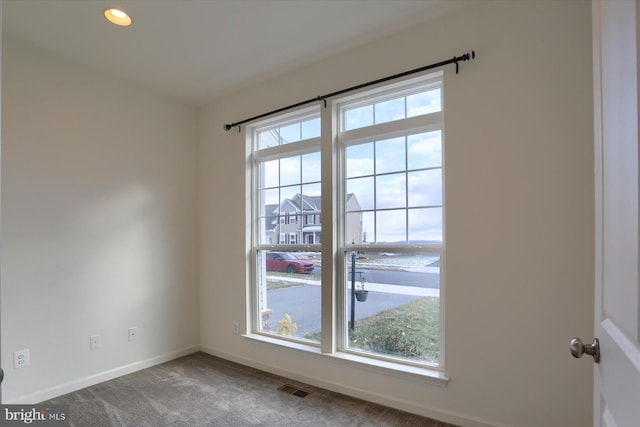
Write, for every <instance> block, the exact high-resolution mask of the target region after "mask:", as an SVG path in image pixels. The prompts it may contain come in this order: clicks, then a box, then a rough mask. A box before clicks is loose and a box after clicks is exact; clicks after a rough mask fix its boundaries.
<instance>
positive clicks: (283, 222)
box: [280, 216, 285, 224]
mask: <svg viewBox="0 0 640 427" xmlns="http://www.w3.org/2000/svg"><path fill="white" fill-rule="evenodd" d="M280 224H285V219H284V217H283V216H281V217H280Z"/></svg>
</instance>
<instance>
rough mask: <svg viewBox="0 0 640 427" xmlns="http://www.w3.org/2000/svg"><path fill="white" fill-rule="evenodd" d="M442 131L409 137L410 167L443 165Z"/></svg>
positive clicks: (420, 167) (419, 167)
mask: <svg viewBox="0 0 640 427" xmlns="http://www.w3.org/2000/svg"><path fill="white" fill-rule="evenodd" d="M441 135H442V133H441V132H440V131H435V132H427V133H420V134H417V135H410V136H408V137H407V147H408V148H407V149H408V154H409V155H408V158H409V169H422V168H433V167H439V166H442V138H441Z"/></svg>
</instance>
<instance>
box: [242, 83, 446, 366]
mask: <svg viewBox="0 0 640 427" xmlns="http://www.w3.org/2000/svg"><path fill="white" fill-rule="evenodd" d="M442 104H443V102H442V78H441V74H440V73H437V74H431V75H429V76H424V77H419V78H416V79H411V80H408V81H405V82H401V83H394V84H390V85H387V86H385V87H382V88H377V89H375V90H371V91H367V92H362V93H359V94H356V95H353V96H349V97H345V98H343V99H337V100H333V102H331V103H330V105H329V106H328V108H326V109H319V108H314V109H311V110H304V111H300V112H297V113H294V114H290V115H287V116H281V117H275V118H273V119H271V120H269V121H267V122H262V123H258V124H256V125H255V126H254V127H252V128H251V133H250V142H251V147H252V150H251V162H252V176H253V188H252V193H253V195H254V196H253V206H254V209H253V213H252V218H251V223H252V228H253V241H252V253H253V260H254V261H253V265H254V266H255V268H254V275H253V278H252V289H253V292H252V307H253V320H254V321H253V332H255V333H260V334H268V335H271V336H276V337H278V338H282V339H283V340H286V341H290V340H294V341H300V342H304V343H307V344H310V345H318V344H320V343H321V341H322V340H323V339H330V340H331V341H332V344H335V345H331V346H324V345H323V346H322V348H323V349H326V348H330V349H337V351H340V352H346V353H352V354H355V355H360V356H364V357H370V358H372V360H373V359H389V360H393V361H397V362H401V363H408V364H421V365H428V366H431V367H441V366H442V365H443V360H442V351H441V349H442V347H443V334H442V327H441V324H442V320H441V316H440V313H441V307H442V306H443V304H442V301H441V298H440V290H441V289H442V287H443V283H442V280H441V274H440V268H441V267H440V266H441V265H442V263H443V260H444V226H443V224H444V202H443V200H444V196H443V193H444V192H443V188H444V187H443V176H444V175H443V167H444V162H443V127H442V123H443V117H442V115H443V112H442ZM321 120H322V121H325V120H327V121H334V123H331V126H322V127H321ZM328 129H332V131H331V132H333V133H332V134H331V135H323V134H322V130H325V132H326V131H327V130H328ZM327 146H329V148H330V149H329V150H322V149H323V148H327ZM321 150H322V151H323V152H324V153H325V154H326V153H333V155H332V156H331V157H330V158H329V156H327V157H328V158H321V155H320V152H321ZM321 170H323V171H324V172H323V173H325V174H329V175H328V176H331V177H332V179H331V180H327V181H328V182H324V183H323V182H322V179H321ZM325 176H327V175H325ZM322 189H324V191H321V190H322ZM334 195H337V197H334ZM323 209H325V210H327V209H328V210H329V211H330V212H331V213H332V214H331V215H322V212H323ZM283 218H287V219H288V220H287V221H283V220H282V219H283ZM322 218H325V219H326V218H334V220H333V221H331V222H332V224H330V226H327V225H326V224H324V227H323V224H322ZM325 240H326V241H327V242H329V243H326V244H324V246H323V243H321V242H325ZM274 242H277V243H274ZM325 246H326V247H325ZM323 251H324V252H325V253H326V252H330V253H331V254H332V256H325V257H324V258H322V257H321V254H322V252H323ZM323 270H327V271H331V272H336V273H337V274H327V275H325V276H324V277H325V280H326V278H327V277H337V279H335V280H337V283H335V287H334V286H333V285H334V284H333V283H321V272H322V271H323ZM322 286H330V287H331V289H337V290H338V291H337V292H321V289H322V288H321V287H322ZM327 295H332V297H331V298H332V299H334V300H335V301H331V304H324V305H321V298H322V297H324V298H327ZM321 307H325V308H323V309H321ZM327 307H330V308H329V309H327ZM332 310H335V312H334V311H332ZM324 316H330V317H331V318H335V319H337V326H338V327H337V328H336V332H335V333H326V331H325V333H322V329H321V328H322V323H323V318H324ZM331 351H333V350H331Z"/></svg>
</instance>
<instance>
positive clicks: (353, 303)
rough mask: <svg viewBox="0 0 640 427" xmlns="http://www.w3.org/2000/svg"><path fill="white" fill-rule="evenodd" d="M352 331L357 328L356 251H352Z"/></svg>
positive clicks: (350, 325)
mask: <svg viewBox="0 0 640 427" xmlns="http://www.w3.org/2000/svg"><path fill="white" fill-rule="evenodd" d="M349 327H350V328H351V332H353V331H355V330H356V253H355V252H352V253H351V323H350V324H349Z"/></svg>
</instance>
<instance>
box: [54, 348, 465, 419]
mask: <svg viewBox="0 0 640 427" xmlns="http://www.w3.org/2000/svg"><path fill="white" fill-rule="evenodd" d="M304 393H308V394H307V395H306V396H304V397H298V395H300V396H303V395H304ZM43 403H49V404H68V405H70V409H71V425H72V426H78V427H80V426H82V427H84V426H91V427H100V426H105V427H109V426H135V427H142V426H150V427H160V426H176V427H196V426H223V427H236V426H267V427H271V426H273V427H276V426H278V427H284V426H296V427H297V426H300V427H316V426H327V427H339V426H349V427H351V426H428V427H453V426H451V425H450V424H445V423H442V422H438V421H434V420H431V419H428V418H424V417H420V416H417V415H413V414H410V413H407V412H402V411H398V410H396V409H391V408H387V407H385V406H381V405H376V404H373V403H369V402H365V401H362V400H359V399H354V398H352V397H348V396H345V395H341V394H337V393H333V392H329V391H327V390H323V389H320V388H317V387H312V386H309V385H305V384H300V383H297V382H295V381H291V380H287V379H286V378H282V377H279V376H276V375H272V374H269V373H266V372H262V371H259V370H256V369H252V368H248V367H245V366H242V365H238V364H236V363H232V362H229V361H226V360H223V359H220V358H217V357H213V356H210V355H208V354H205V353H195V354H192V355H189V356H186V357H183V358H180V359H176V360H173V361H171V362H167V363H163V364H161V365H157V366H154V367H151V368H149V369H144V370H142V371H138V372H135V373H133V374H129V375H125V376H122V377H119V378H116V379H114V380H111V381H107V382H104V383H101V384H97V385H94V386H91V387H88V388H85V389H83V390H79V391H77V392H74V393H69V394H67V395H64V396H61V397H58V398H55V399H52V400H49V401H48V402H43Z"/></svg>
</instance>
